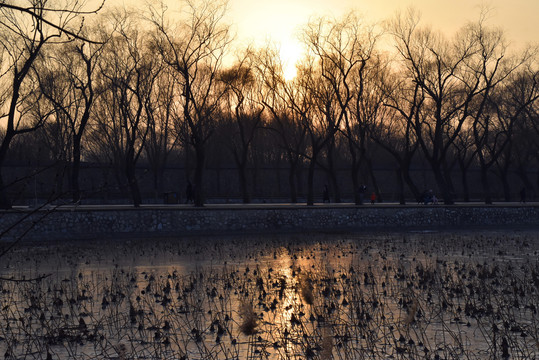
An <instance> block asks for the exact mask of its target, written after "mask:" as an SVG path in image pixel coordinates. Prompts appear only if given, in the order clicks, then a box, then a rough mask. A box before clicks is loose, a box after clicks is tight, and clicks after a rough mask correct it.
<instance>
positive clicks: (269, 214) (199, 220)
mask: <svg viewBox="0 0 539 360" xmlns="http://www.w3.org/2000/svg"><path fill="white" fill-rule="evenodd" d="M23 217H26V219H24V220H22V221H21V219H23ZM15 223H17V225H16V226H14V227H13V229H11V230H9V231H7V233H5V232H6V230H7V229H9V228H10V227H11V226H12V225H13V224H15ZM471 226H479V227H481V226H482V227H499V226H504V227H511V226H512V227H519V226H526V227H530V226H532V227H533V226H537V227H538V228H539V206H530V205H526V206H516V205H515V206H500V205H498V206H458V205H455V206H408V205H407V206H370V205H364V206H357V207H356V206H314V207H307V206H268V207H264V206H258V207H257V206H235V207H234V206H232V207H226V208H225V207H216V206H214V207H212V206H208V207H204V208H193V207H164V206H162V207H142V208H138V209H135V208H127V207H125V208H106V209H99V208H94V209H84V208H76V209H71V210H69V209H60V210H58V209H57V210H54V211H49V212H47V211H38V212H34V213H30V212H29V210H24V211H22V210H21V211H16V210H11V211H7V212H3V213H0V231H1V232H3V233H4V234H3V235H2V236H1V237H0V240H13V239H15V238H17V237H18V236H20V235H21V234H23V233H25V232H27V233H26V235H25V238H30V239H36V240H37V239H80V238H114V237H120V236H122V237H126V236H181V235H192V234H207V233H213V234H225V233H230V232H268V231H308V230H322V231H323V230H328V231H329V230H350V231H358V230H369V229H373V230H374V229H382V230H388V231H399V230H400V229H410V228H424V229H433V228H439V227H444V228H446V229H447V228H449V229H452V228H455V229H458V228H464V227H471ZM28 229H29V230H28Z"/></svg>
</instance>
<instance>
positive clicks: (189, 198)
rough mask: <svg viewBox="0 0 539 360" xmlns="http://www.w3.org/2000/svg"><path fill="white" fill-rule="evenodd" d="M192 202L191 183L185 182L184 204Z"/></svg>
mask: <svg viewBox="0 0 539 360" xmlns="http://www.w3.org/2000/svg"><path fill="white" fill-rule="evenodd" d="M192 202H193V185H191V182H190V181H188V182H187V188H186V189H185V203H186V204H188V203H192Z"/></svg>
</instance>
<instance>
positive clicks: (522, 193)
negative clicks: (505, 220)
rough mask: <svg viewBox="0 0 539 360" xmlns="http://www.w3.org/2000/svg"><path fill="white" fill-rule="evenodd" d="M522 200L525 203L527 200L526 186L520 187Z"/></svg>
mask: <svg viewBox="0 0 539 360" xmlns="http://www.w3.org/2000/svg"><path fill="white" fill-rule="evenodd" d="M520 202H521V203H525V202H526V188H525V187H523V188H522V189H520Z"/></svg>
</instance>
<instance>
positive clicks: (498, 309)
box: [0, 230, 539, 359]
mask: <svg viewBox="0 0 539 360" xmlns="http://www.w3.org/2000/svg"><path fill="white" fill-rule="evenodd" d="M6 245H7V244H2V246H6ZM538 255H539V232H536V231H519V232H514V231H511V232H510V231H479V230H474V231H457V232H453V233H450V232H435V231H427V232H420V231H419V232H406V233H400V234H398V233H379V232H378V233H360V234H358V233H337V234H336V233H332V234H330V233H328V234H323V233H310V234H279V235H263V236H261V235H243V236H238V235H235V236H223V237H217V236H213V237H188V238H177V239H117V240H108V241H72V242H67V241H63V242H54V243H52V242H32V243H28V244H24V243H23V244H20V245H19V246H17V247H16V248H14V249H13V250H11V251H10V252H9V253H8V254H6V255H4V256H3V257H2V259H1V260H2V261H1V269H0V274H1V276H2V277H3V278H4V279H5V278H11V277H12V278H13V280H9V281H8V280H2V281H0V291H1V298H0V305H1V309H0V317H1V318H0V319H1V320H0V321H2V326H1V327H0V355H2V354H3V355H4V356H5V358H8V359H51V358H52V359H64V358H77V359H103V358H105V359H107V358H108V359H181V358H183V359H247V358H253V359H259V358H260V359H265V358H269V359H305V358H313V359H331V358H335V359H341V358H344V359H387V358H406V359H421V358H425V359H462V358H468V359H491V358H500V359H503V358H511V359H536V358H537V357H538V356H539V340H538V339H539V333H538V332H539V331H538V328H539V321H538V320H539V319H538V315H537V307H538V306H539V260H538V258H539V257H538ZM21 280H32V281H21Z"/></svg>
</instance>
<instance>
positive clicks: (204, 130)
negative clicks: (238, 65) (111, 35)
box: [151, 0, 231, 206]
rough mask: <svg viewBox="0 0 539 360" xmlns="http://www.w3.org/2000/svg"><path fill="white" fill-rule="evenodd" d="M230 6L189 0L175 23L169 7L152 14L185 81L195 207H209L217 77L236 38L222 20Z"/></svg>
mask: <svg viewBox="0 0 539 360" xmlns="http://www.w3.org/2000/svg"><path fill="white" fill-rule="evenodd" d="M225 10H226V3H224V2H221V1H217V2H215V1H210V0H201V1H194V0H189V1H187V10H186V11H185V12H183V13H182V14H181V16H180V19H179V21H178V22H177V23H176V24H174V25H173V24H170V23H169V21H168V19H167V17H166V15H167V14H166V8H165V7H164V5H162V6H161V8H153V9H152V13H151V19H152V22H153V25H154V26H155V29H156V33H157V34H156V38H155V46H156V50H157V51H159V53H160V54H161V56H162V58H163V60H164V61H165V63H166V64H168V65H169V66H170V67H171V68H172V69H173V70H174V71H175V72H176V74H177V75H178V76H179V78H180V79H181V94H179V97H178V101H181V104H182V112H181V113H180V114H177V116H178V121H179V122H180V123H179V124H178V127H182V128H183V129H185V131H186V137H185V138H183V141H184V145H185V146H192V147H193V148H194V150H195V155H196V168H195V176H194V185H195V189H196V191H195V206H203V205H204V189H203V178H204V176H203V175H204V167H205V162H206V148H207V142H208V140H209V139H210V137H211V135H212V132H213V130H214V128H215V125H214V124H215V118H214V115H215V113H216V111H217V110H218V108H219V103H220V101H221V98H222V95H223V94H222V93H219V92H217V87H216V81H217V77H218V74H219V70H220V68H221V66H222V60H223V56H224V55H225V50H226V49H227V47H228V45H229V43H230V41H231V40H230V35H229V33H230V31H229V27H228V26H226V25H223V24H222V19H223V16H224V14H225Z"/></svg>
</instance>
